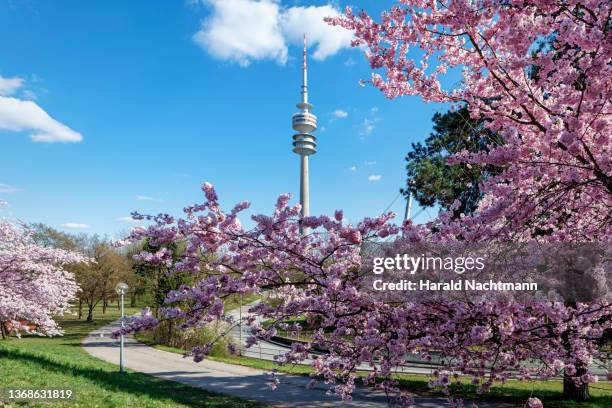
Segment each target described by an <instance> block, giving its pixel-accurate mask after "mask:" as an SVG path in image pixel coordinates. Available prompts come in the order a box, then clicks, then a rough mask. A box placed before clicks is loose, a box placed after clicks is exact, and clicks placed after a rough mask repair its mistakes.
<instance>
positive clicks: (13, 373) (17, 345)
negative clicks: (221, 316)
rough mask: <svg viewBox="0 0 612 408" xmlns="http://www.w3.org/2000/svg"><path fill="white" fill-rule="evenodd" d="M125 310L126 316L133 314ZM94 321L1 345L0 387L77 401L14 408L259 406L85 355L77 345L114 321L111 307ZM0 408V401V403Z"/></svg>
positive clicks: (65, 321) (67, 322)
mask: <svg viewBox="0 0 612 408" xmlns="http://www.w3.org/2000/svg"><path fill="white" fill-rule="evenodd" d="M136 311H137V310H136V309H128V310H126V313H135V312H136ZM95 316H96V317H99V319H96V320H95V321H94V322H85V321H79V320H76V319H75V318H74V317H64V318H62V319H61V325H62V327H63V328H64V329H65V330H66V334H65V335H64V336H63V337H56V338H45V337H38V336H26V337H24V338H22V339H16V338H10V339H9V340H6V341H2V340H0V387H6V388H9V387H10V388H28V389H33V388H45V387H46V388H72V389H74V390H75V394H76V401H71V402H64V403H53V404H50V403H44V404H43V403H38V404H33V403H23V402H21V403H14V405H15V406H55V407H63V406H65V407H105V408H106V407H128V406H133V407H160V408H162V407H189V406H198V407H225V408H228V407H245V408H251V407H253V408H254V407H261V405H260V404H257V403H253V402H249V401H245V400H241V399H238V398H234V397H229V396H224V395H219V394H214V393H210V392H207V391H204V390H201V389H198V388H193V387H189V386H186V385H183V384H180V383H176V382H173V381H166V380H161V379H157V378H155V377H152V376H149V375H146V374H141V373H136V372H132V371H128V372H127V373H126V374H124V375H120V374H119V373H118V372H117V366H115V365H113V364H110V363H106V362H104V361H101V360H98V359H96V358H94V357H92V356H90V355H89V354H87V352H85V351H84V350H83V349H82V348H81V347H80V343H81V340H82V339H83V338H84V337H85V336H86V335H87V333H89V332H90V331H92V330H95V329H96V328H98V327H100V326H102V325H104V324H106V323H108V322H111V321H113V320H115V319H117V317H118V312H117V310H116V309H115V308H109V310H108V311H107V313H106V315H105V316H102V314H101V312H99V311H98V313H96V314H95ZM0 406H2V402H1V401H0Z"/></svg>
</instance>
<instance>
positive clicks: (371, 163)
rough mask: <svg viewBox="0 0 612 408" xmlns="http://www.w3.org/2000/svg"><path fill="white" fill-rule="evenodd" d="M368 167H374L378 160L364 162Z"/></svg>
mask: <svg viewBox="0 0 612 408" xmlns="http://www.w3.org/2000/svg"><path fill="white" fill-rule="evenodd" d="M363 164H365V165H366V166H373V165H375V164H376V160H366V161H364V162H363Z"/></svg>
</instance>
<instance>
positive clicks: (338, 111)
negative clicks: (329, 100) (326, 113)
mask: <svg viewBox="0 0 612 408" xmlns="http://www.w3.org/2000/svg"><path fill="white" fill-rule="evenodd" d="M332 115H334V117H335V118H337V119H344V118H346V117H348V112H347V111H343V110H342V109H336V110H335V111H333V112H332Z"/></svg>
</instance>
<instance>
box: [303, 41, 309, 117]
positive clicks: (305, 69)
mask: <svg viewBox="0 0 612 408" xmlns="http://www.w3.org/2000/svg"><path fill="white" fill-rule="evenodd" d="M302 103H304V104H307V103H308V63H307V62H306V33H304V64H303V65H302ZM307 109H308V108H307Z"/></svg>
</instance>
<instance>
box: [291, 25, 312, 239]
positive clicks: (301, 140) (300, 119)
mask: <svg viewBox="0 0 612 408" xmlns="http://www.w3.org/2000/svg"><path fill="white" fill-rule="evenodd" d="M296 106H297V108H298V109H299V110H300V111H299V112H298V113H296V114H294V115H293V116H292V117H291V122H292V125H293V129H294V130H295V131H297V132H298V133H296V134H295V135H293V152H294V153H296V154H298V155H299V156H300V204H301V205H302V217H307V216H308V215H310V193H309V191H308V156H310V155H311V154H315V153H316V152H317V143H316V141H317V138H316V137H315V136H313V135H312V134H311V132H314V131H315V130H317V117H316V116H315V115H313V114H312V113H310V110H311V109H312V107H313V106H312V105H311V104H310V103H308V66H307V64H306V34H304V64H303V65H302V101H301V102H300V103H298V104H297V105H296ZM302 232H304V231H303V230H302Z"/></svg>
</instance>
